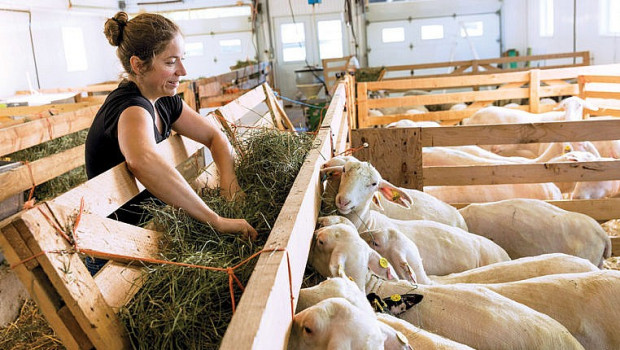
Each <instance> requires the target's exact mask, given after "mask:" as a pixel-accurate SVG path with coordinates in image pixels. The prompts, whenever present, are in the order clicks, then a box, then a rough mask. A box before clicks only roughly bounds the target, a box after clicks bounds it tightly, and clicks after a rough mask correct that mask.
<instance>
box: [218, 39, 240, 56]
mask: <svg viewBox="0 0 620 350" xmlns="http://www.w3.org/2000/svg"><path fill="white" fill-rule="evenodd" d="M220 48H221V50H222V52H224V53H235V52H241V39H231V40H220Z"/></svg>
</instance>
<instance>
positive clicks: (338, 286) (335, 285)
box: [289, 277, 470, 350]
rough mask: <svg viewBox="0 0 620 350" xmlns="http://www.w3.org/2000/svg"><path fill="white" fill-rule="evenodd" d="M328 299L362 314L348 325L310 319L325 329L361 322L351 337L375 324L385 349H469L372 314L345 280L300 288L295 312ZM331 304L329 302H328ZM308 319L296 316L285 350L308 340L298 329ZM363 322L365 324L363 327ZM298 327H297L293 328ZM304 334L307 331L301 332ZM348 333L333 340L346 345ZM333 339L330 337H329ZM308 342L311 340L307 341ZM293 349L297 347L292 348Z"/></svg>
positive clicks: (361, 298) (364, 300)
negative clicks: (339, 300) (374, 318)
mask: <svg viewBox="0 0 620 350" xmlns="http://www.w3.org/2000/svg"><path fill="white" fill-rule="evenodd" d="M331 298H344V299H345V300H347V301H348V302H349V303H350V305H347V304H346V303H342V305H346V306H347V308H353V307H355V308H357V309H359V310H360V311H362V312H363V313H364V314H365V315H364V316H360V318H358V319H354V320H350V322H348V323H344V324H341V323H338V322H335V321H336V320H335V319H331V318H329V317H324V315H323V316H319V315H317V316H318V318H314V317H313V318H314V319H313V321H318V322H321V323H322V325H323V326H325V327H326V328H336V329H337V328H338V327H343V326H344V327H356V325H358V324H359V322H363V324H361V327H360V328H359V332H358V333H355V336H356V337H358V338H364V337H367V336H368V334H366V333H365V330H367V328H366V327H367V326H368V325H369V324H370V325H373V324H374V325H375V327H376V328H378V329H380V330H381V332H382V333H383V334H384V335H385V337H386V339H385V341H384V343H383V346H384V348H385V349H409V350H411V348H410V347H408V346H407V343H409V344H410V345H411V346H412V347H413V348H414V349H416V350H419V349H446V350H447V349H470V348H469V347H467V346H465V345H462V344H458V343H456V342H454V341H451V340H449V339H446V338H443V337H440V336H438V335H436V334H432V333H430V332H427V331H424V330H422V329H420V328H418V327H415V326H413V325H412V324H410V323H407V322H404V321H401V320H399V319H397V318H394V317H391V316H389V315H385V314H375V312H374V310H373V309H372V307H371V306H370V304H369V302H368V300H367V299H366V295H365V294H364V292H362V291H361V290H360V289H359V288H358V287H357V285H355V283H353V282H351V281H350V280H348V279H346V278H340V277H336V278H330V279H327V280H325V281H323V282H321V283H320V284H318V285H316V286H314V287H310V288H303V289H301V290H300V293H299V302H298V304H297V313H298V314H299V313H300V312H301V311H303V310H305V309H308V308H311V307H313V305H316V304H318V303H320V302H321V301H323V300H327V299H331ZM330 303H331V302H330ZM349 315H353V316H355V315H360V314H359V313H356V312H350V311H349V310H346V312H345V317H348V316H349ZM366 315H372V316H376V320H377V321H379V322H377V323H375V322H374V321H373V320H372V319H371V318H368V317H367V316H366ZM308 321H309V319H308V318H307V317H305V318H303V320H302V317H301V315H300V316H299V317H297V319H296V320H295V323H296V324H294V325H293V331H292V335H291V338H290V339H291V341H290V342H289V344H290V346H289V348H291V349H292V348H295V346H299V343H300V341H301V340H302V338H304V337H305V338H310V337H309V334H303V333H304V331H303V330H302V329H301V326H302V324H305V325H308V323H309V322H308ZM364 323H365V324H364ZM296 327H298V328H296ZM305 332H306V333H307V332H308V331H305ZM349 334H350V333H346V332H343V333H342V334H339V336H340V337H343V338H337V339H334V340H337V341H339V342H340V343H339V344H343V343H346V342H347V340H346V337H347V336H348V335H349ZM331 336H332V337H333V336H335V335H334V334H332V335H331ZM307 340H308V341H311V339H307ZM295 349H297V348H295Z"/></svg>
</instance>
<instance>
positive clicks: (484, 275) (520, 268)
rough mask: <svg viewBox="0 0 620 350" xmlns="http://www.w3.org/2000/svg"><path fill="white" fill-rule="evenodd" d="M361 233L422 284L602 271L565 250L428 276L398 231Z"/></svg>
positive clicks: (329, 220) (324, 220)
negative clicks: (442, 274) (444, 274)
mask: <svg viewBox="0 0 620 350" xmlns="http://www.w3.org/2000/svg"><path fill="white" fill-rule="evenodd" d="M319 223H320V224H322V225H333V224H336V223H346V224H348V225H350V226H352V225H353V224H352V223H351V221H350V220H349V219H347V218H345V217H343V216H336V215H334V216H328V217H321V218H319ZM360 236H361V237H362V239H364V240H365V241H366V242H367V243H368V244H369V245H370V246H371V247H372V248H373V249H375V250H376V251H377V252H379V254H381V255H382V256H384V257H386V258H387V259H388V261H389V262H390V263H391V264H392V266H394V269H395V270H396V273H397V274H398V275H399V276H401V278H404V279H406V280H409V281H411V282H414V283H420V284H434V283H438V284H454V283H500V282H510V281H518V280H523V279H527V278H532V277H538V276H543V275H550V274H559V273H576V272H591V271H599V268H598V267H596V266H594V265H593V264H592V263H591V262H590V261H589V260H586V259H583V258H579V257H576V256H573V255H568V254H563V253H549V254H541V255H537V256H532V257H523V258H519V259H516V260H510V261H504V262H498V263H494V264H490V265H486V266H481V267H477V268H474V269H471V270H467V271H463V272H458V273H452V274H449V275H446V276H434V275H431V276H428V275H427V274H426V271H425V269H424V265H423V263H422V258H421V257H420V253H419V251H418V248H417V246H416V245H415V243H413V242H412V241H411V240H409V239H407V238H406V237H404V235H403V234H402V233H400V232H399V231H398V230H394V229H380V230H375V231H367V232H362V233H361V234H360ZM351 261H352V260H351ZM405 263H406V264H407V265H408V266H407V265H405ZM362 267H363V266H362ZM352 268H353V267H352ZM411 271H413V274H412V273H411ZM408 277H411V278H408Z"/></svg>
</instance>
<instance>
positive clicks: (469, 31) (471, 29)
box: [459, 21, 484, 37]
mask: <svg viewBox="0 0 620 350" xmlns="http://www.w3.org/2000/svg"><path fill="white" fill-rule="evenodd" d="M459 24H460V25H461V36H462V37H466V36H468V37H472V36H482V35H483V34H484V30H483V29H482V22H480V21H478V22H465V23H463V22H460V23H459Z"/></svg>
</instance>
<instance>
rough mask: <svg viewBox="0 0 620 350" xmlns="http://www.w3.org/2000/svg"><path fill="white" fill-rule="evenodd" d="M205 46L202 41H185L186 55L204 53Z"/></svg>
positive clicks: (192, 55)
mask: <svg viewBox="0 0 620 350" xmlns="http://www.w3.org/2000/svg"><path fill="white" fill-rule="evenodd" d="M204 53H205V52H204V46H203V45H202V43H201V42H195V43H185V57H194V56H202V55H204Z"/></svg>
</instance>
